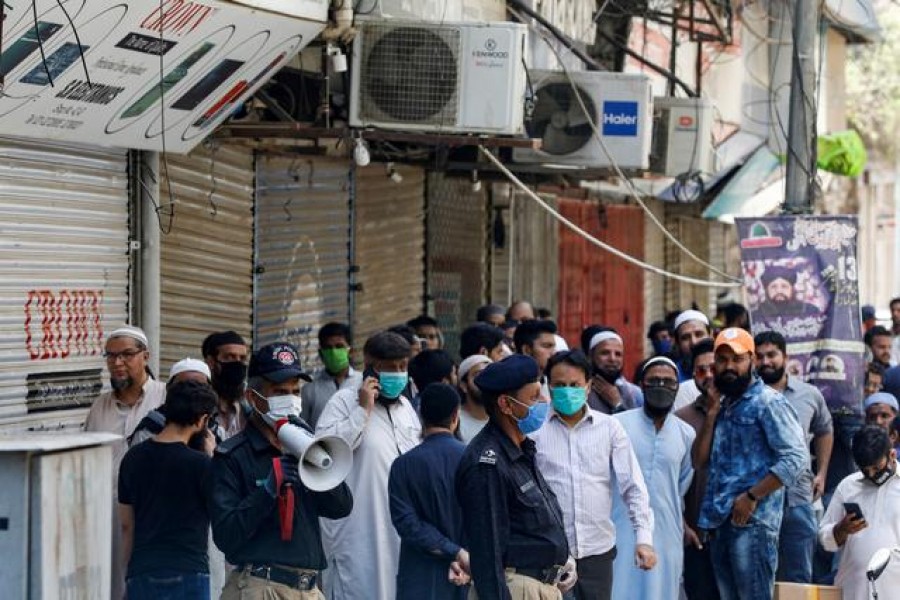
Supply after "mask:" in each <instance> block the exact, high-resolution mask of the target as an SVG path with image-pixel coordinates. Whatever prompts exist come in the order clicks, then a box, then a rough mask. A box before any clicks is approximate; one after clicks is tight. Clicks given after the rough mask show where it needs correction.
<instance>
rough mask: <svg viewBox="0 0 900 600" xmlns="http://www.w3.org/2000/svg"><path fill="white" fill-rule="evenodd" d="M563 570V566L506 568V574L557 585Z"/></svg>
mask: <svg viewBox="0 0 900 600" xmlns="http://www.w3.org/2000/svg"><path fill="white" fill-rule="evenodd" d="M565 568H566V567H565V565H553V566H552V567H546V568H544V569H525V568H521V569H520V568H518V567H506V572H507V573H516V574H518V575H524V576H525V577H531V578H532V579H537V580H538V581H540V582H541V583H547V584H550V585H556V584H557V583H559V580H560V578H561V577H562V574H563V572H564V570H565Z"/></svg>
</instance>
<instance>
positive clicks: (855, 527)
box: [834, 513, 869, 546]
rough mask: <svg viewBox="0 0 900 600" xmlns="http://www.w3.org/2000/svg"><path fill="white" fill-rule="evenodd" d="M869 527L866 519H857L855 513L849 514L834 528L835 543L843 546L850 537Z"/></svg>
mask: <svg viewBox="0 0 900 600" xmlns="http://www.w3.org/2000/svg"><path fill="white" fill-rule="evenodd" d="M868 526H869V524H868V523H866V520H865V519H863V518H859V519H857V518H856V515H855V514H854V513H847V514H846V515H844V518H843V519H841V522H840V523H838V524H837V525H835V526H834V541H835V542H836V543H837V545H838V546H843V545H844V542H846V541H847V538H848V537H849V536H851V535H853V534H854V533H859V532H860V531H862V530H863V529H865V528H866V527H868Z"/></svg>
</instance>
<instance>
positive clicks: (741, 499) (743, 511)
mask: <svg viewBox="0 0 900 600" xmlns="http://www.w3.org/2000/svg"><path fill="white" fill-rule="evenodd" d="M754 510H756V502H754V501H753V500H751V499H750V496H748V495H747V492H744V493H742V494H741V495H739V496H738V497H737V498H735V499H734V506H733V507H732V508H731V522H732V523H733V524H735V525H737V526H738V527H744V526H745V525H746V524H747V523H749V522H750V517H751V516H752V515H753V511H754Z"/></svg>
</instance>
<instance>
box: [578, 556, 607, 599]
mask: <svg viewBox="0 0 900 600" xmlns="http://www.w3.org/2000/svg"><path fill="white" fill-rule="evenodd" d="M615 559H616V549H615V547H613V548H612V549H611V550H609V551H607V552H604V553H603V554H598V555H597V556H586V557H584V558H579V559H578V560H576V561H575V562H576V563H577V568H578V581H576V582H575V598H576V599H577V600H610V596H611V595H612V582H613V561H614V560H615Z"/></svg>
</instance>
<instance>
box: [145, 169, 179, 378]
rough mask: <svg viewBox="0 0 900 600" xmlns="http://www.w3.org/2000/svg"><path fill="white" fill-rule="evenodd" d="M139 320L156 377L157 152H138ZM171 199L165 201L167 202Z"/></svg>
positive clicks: (159, 279)
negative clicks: (139, 184)
mask: <svg viewBox="0 0 900 600" xmlns="http://www.w3.org/2000/svg"><path fill="white" fill-rule="evenodd" d="M140 170H141V179H142V181H143V185H141V212H142V213H143V214H142V218H141V279H140V281H141V287H140V294H141V321H140V326H141V327H142V328H143V330H144V333H146V334H147V339H148V340H149V341H150V364H149V366H150V368H151V369H152V370H153V373H155V374H156V375H157V377H159V353H160V348H161V344H160V312H161V309H162V306H161V305H162V286H161V282H162V275H161V261H160V243H161V241H162V236H161V233H160V225H159V224H160V215H159V214H158V211H162V210H165V209H163V205H164V203H163V201H162V199H161V198H160V189H161V186H160V174H159V153H158V152H141V167H140ZM171 201H172V199H171V198H169V199H167V200H166V203H168V202H171Z"/></svg>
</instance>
